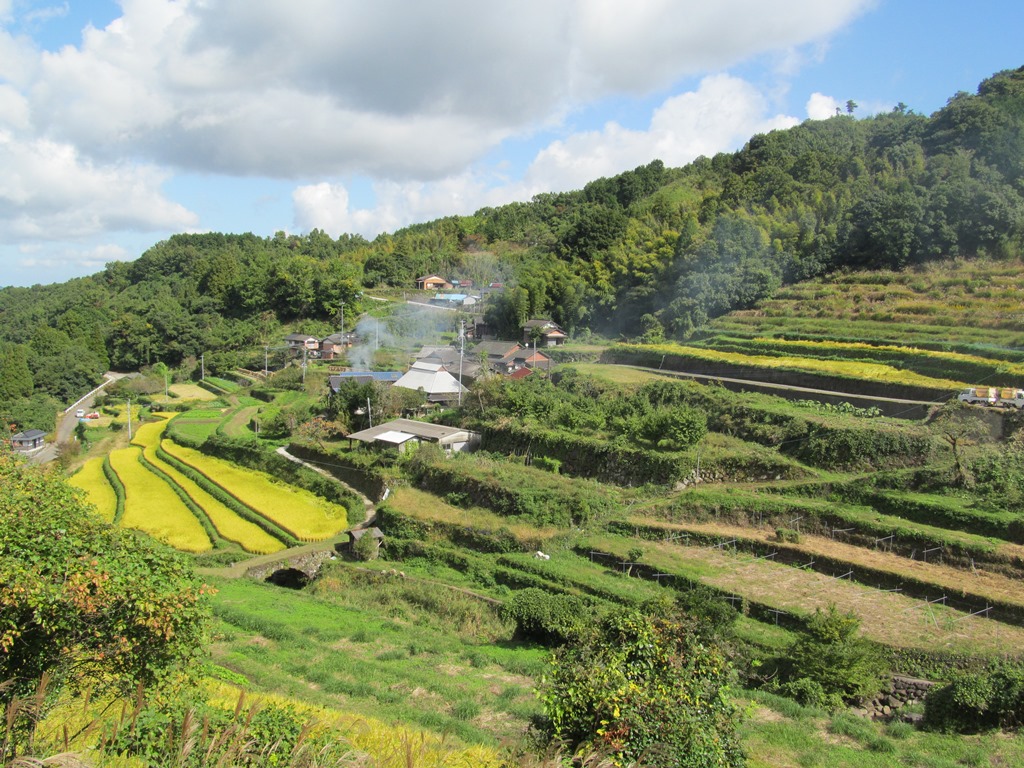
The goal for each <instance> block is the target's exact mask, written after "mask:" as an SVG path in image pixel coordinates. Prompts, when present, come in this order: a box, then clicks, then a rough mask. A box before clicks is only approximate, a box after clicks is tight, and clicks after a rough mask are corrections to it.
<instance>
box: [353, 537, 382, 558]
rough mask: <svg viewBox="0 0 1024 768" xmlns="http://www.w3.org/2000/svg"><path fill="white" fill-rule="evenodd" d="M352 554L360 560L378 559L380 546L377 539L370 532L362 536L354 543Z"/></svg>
mask: <svg viewBox="0 0 1024 768" xmlns="http://www.w3.org/2000/svg"><path fill="white" fill-rule="evenodd" d="M352 554H353V555H355V558H356V560H359V561H360V562H364V563H368V562H370V561H371V560H376V559H377V558H378V557H380V546H379V544H378V542H377V539H375V538H374V537H373V536H370V535H368V534H367V535H364V536H360V537H359V538H358V539H356V541H355V543H354V544H353V545H352Z"/></svg>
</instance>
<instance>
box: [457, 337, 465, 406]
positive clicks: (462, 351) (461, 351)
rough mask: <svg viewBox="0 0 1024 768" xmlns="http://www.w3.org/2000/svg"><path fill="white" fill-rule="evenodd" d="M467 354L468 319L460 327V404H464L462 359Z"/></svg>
mask: <svg viewBox="0 0 1024 768" xmlns="http://www.w3.org/2000/svg"><path fill="white" fill-rule="evenodd" d="M465 355H466V321H465V320H463V321H462V325H461V326H460V327H459V405H460V406H461V405H462V359H463V357H465Z"/></svg>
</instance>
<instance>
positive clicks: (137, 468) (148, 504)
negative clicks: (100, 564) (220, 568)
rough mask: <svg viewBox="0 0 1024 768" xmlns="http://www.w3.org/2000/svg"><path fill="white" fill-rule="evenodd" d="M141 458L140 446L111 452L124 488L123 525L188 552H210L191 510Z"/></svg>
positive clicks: (207, 540)
mask: <svg viewBox="0 0 1024 768" xmlns="http://www.w3.org/2000/svg"><path fill="white" fill-rule="evenodd" d="M141 459H142V451H141V449H140V448H138V447H137V446H132V447H129V448H122V449H119V450H116V451H112V452H111V453H110V465H111V467H112V468H113V470H114V472H115V473H116V474H117V476H118V478H119V479H120V480H121V482H122V483H123V484H124V489H125V504H124V516H123V517H122V518H121V525H122V526H123V527H125V528H135V529H136V530H140V531H144V532H146V533H148V534H150V535H151V536H153V537H154V538H156V539H159V540H160V541H163V542H165V543H167V544H169V545H171V546H172V547H174V548H175V549H180V550H183V551H185V552H205V551H207V550H209V549H211V548H212V547H213V543H212V542H211V540H210V537H209V535H208V534H207V533H206V531H205V530H204V529H203V526H202V525H201V524H200V522H199V520H198V519H197V518H196V516H195V515H194V514H193V513H192V510H191V509H189V508H188V507H187V506H185V504H184V502H182V500H181V499H180V498H179V497H178V496H177V495H176V494H175V493H174V491H173V490H171V487H170V485H169V484H167V483H166V482H164V481H163V479H162V478H160V477H158V476H157V475H156V474H155V473H153V472H150V471H149V470H148V469H147V468H146V467H145V466H144V465H143V464H142V461H141Z"/></svg>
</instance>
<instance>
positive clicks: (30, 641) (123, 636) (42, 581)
mask: <svg viewBox="0 0 1024 768" xmlns="http://www.w3.org/2000/svg"><path fill="white" fill-rule="evenodd" d="M0 584H3V588H2V589H0V681H4V682H5V685H4V686H3V687H2V689H0V705H8V704H11V703H12V702H14V701H15V700H16V699H17V698H19V697H21V696H24V695H26V694H31V693H34V692H35V691H37V690H39V689H40V686H41V683H42V682H43V681H44V678H45V680H48V681H50V683H51V685H50V690H57V689H58V688H59V686H60V684H62V683H65V682H73V683H75V684H76V685H79V686H87V685H97V686H100V687H104V686H105V687H110V686H114V687H117V688H120V689H123V690H124V689H127V690H131V689H132V688H134V686H135V685H136V684H146V685H153V684H157V683H159V682H160V681H161V680H162V679H163V678H164V677H165V676H166V675H167V674H168V673H169V672H170V671H172V670H173V669H175V668H177V667H181V666H183V665H186V664H187V663H189V662H191V661H192V660H193V659H194V658H195V657H196V655H197V654H198V652H199V650H200V647H201V644H202V642H203V639H204V630H205V624H206V617H207V608H206V600H205V598H204V593H205V588H204V587H203V586H202V585H201V584H199V583H197V582H196V581H195V580H194V578H193V576H192V573H191V569H190V567H189V565H188V562H187V561H186V560H185V559H184V558H183V557H181V556H179V555H177V554H176V553H174V552H173V551H172V550H170V549H169V548H167V547H163V546H161V545H159V544H155V543H153V542H151V540H149V539H146V538H143V537H140V536H138V535H137V534H135V533H134V532H131V531H125V530H122V529H118V528H115V527H113V526H111V525H109V524H108V523H105V522H104V521H103V520H101V519H100V518H99V517H98V516H96V515H95V514H93V512H92V511H91V510H90V508H89V507H88V506H87V505H86V504H85V503H84V502H83V501H82V496H81V493H80V492H79V491H77V490H74V489H72V488H71V487H70V486H69V485H68V484H67V483H66V482H65V481H64V480H62V479H61V478H60V477H58V476H56V475H54V474H51V473H46V472H43V471H42V470H40V469H37V468H34V467H30V466H28V465H26V464H22V463H21V462H19V461H18V460H16V459H14V458H13V457H11V456H10V455H5V454H2V453H0ZM36 710H38V706H37V707H36ZM16 711H18V709H17V707H11V708H10V709H9V710H8V713H9V714H10V713H12V712H16ZM21 711H23V712H25V714H26V715H27V716H28V717H27V719H26V721H25V722H24V723H22V724H21V726H20V727H21V733H22V734H23V735H24V738H25V739H27V737H28V734H29V733H30V731H31V728H32V724H33V721H32V719H31V718H32V717H33V716H34V715H35V714H37V711H36V712H31V711H27V710H21ZM9 733H10V731H9ZM19 743H23V742H22V739H21V738H16V739H13V740H11V741H10V742H8V747H7V751H8V753H9V754H7V755H5V756H4V757H11V756H13V753H14V752H15V751H16V750H17V748H18V745H19Z"/></svg>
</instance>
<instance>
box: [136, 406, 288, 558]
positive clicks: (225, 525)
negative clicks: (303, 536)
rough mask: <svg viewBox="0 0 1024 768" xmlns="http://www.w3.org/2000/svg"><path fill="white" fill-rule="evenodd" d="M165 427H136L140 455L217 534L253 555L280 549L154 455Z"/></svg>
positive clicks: (155, 424)
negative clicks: (177, 488) (202, 516)
mask: <svg viewBox="0 0 1024 768" xmlns="http://www.w3.org/2000/svg"><path fill="white" fill-rule="evenodd" d="M166 429H167V422H166V421H162V422H154V423H152V424H146V425H144V426H143V427H141V428H140V429H139V431H138V433H137V434H136V437H135V440H133V442H135V443H136V444H138V445H139V446H140V447H142V455H143V456H144V457H145V459H146V461H148V462H149V463H150V464H151V465H153V466H154V467H156V468H157V469H159V470H160V471H161V472H163V473H164V474H166V475H167V476H168V477H169V478H170V479H171V480H172V481H173V482H174V483H175V484H176V485H177V486H178V487H179V488H180V489H181V490H183V491H184V492H185V493H186V494H187V495H188V497H189V498H190V499H191V500H192V501H193V502H194V503H195V504H196V506H198V507H199V508H200V509H202V510H203V512H205V513H206V516H207V517H208V518H209V519H210V522H211V523H212V524H213V527H214V528H216V529H217V534H218V535H219V536H220V537H221V538H223V539H225V540H227V541H232V542H234V543H236V544H238V545H239V546H240V547H241V548H242V549H244V550H245V551H246V552H252V553H253V554H257V555H266V554H270V553H272V552H279V551H281V550H282V549H284V548H285V545H284V544H283V543H282V542H280V541H278V540H277V539H275V538H274V537H273V536H271V535H270V534H269V533H267V532H266V531H264V530H263V529H262V528H260V527H259V526H258V525H256V524H254V523H251V522H249V521H248V520H245V519H243V518H241V517H239V515H238V513H236V512H235V511H234V510H232V509H230V508H229V507H227V506H225V505H224V504H223V503H222V502H220V501H219V500H218V499H215V498H214V497H213V496H211V495H210V494H209V493H207V492H206V491H204V490H203V489H202V488H201V487H199V485H198V484H197V483H195V482H194V481H192V480H191V479H189V478H188V477H186V476H185V475H183V474H182V473H181V472H179V471H178V470H177V469H175V468H174V467H172V466H171V465H170V464H168V463H167V462H165V461H163V460H162V459H160V458H159V457H158V456H157V453H156V451H157V447H158V445H159V444H160V441H161V438H162V437H163V433H164V432H165V431H166Z"/></svg>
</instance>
